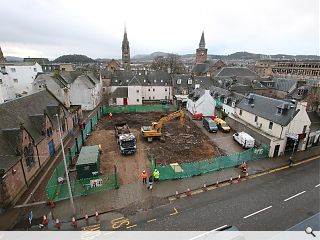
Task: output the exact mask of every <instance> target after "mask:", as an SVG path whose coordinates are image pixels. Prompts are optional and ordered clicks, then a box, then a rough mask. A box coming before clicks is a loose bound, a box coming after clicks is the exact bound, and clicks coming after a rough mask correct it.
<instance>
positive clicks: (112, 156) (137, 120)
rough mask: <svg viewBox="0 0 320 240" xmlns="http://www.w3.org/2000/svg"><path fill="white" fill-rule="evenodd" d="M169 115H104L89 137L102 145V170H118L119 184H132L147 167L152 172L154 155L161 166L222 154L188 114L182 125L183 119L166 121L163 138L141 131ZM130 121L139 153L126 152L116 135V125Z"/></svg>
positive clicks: (89, 143)
mask: <svg viewBox="0 0 320 240" xmlns="http://www.w3.org/2000/svg"><path fill="white" fill-rule="evenodd" d="M164 116H166V115H165V114H164V113H161V112H159V113H158V112H152V113H114V114H113V116H112V118H110V117H108V116H106V117H104V118H102V119H101V120H100V121H99V122H98V124H97V126H96V128H95V130H94V131H93V132H91V135H90V136H89V137H88V139H87V142H86V145H101V150H102V154H101V159H100V165H101V166H100V171H101V172H102V174H105V173H109V172H113V171H114V166H116V169H117V175H118V177H119V183H120V185H122V184H129V183H132V182H136V181H138V180H139V175H140V173H141V172H142V171H143V170H147V171H150V169H151V161H150V159H151V156H152V157H153V159H155V161H156V165H157V166H159V165H160V166H162V165H169V164H173V163H177V164H181V163H186V162H196V161H200V160H205V159H211V158H213V157H215V156H217V155H218V151H217V152H216V150H215V149H216V147H215V146H214V145H213V144H212V142H211V141H210V139H209V138H208V137H207V136H206V135H204V134H203V133H202V132H201V130H200V129H199V128H198V127H197V126H196V125H195V124H194V123H193V122H192V121H190V119H189V117H188V116H186V117H185V120H184V124H183V125H182V124H181V122H180V121H179V118H177V117H175V118H174V119H170V120H168V121H167V120H166V121H165V122H164V124H163V125H162V127H161V132H162V136H161V139H154V140H153V141H152V142H148V140H147V139H146V138H143V136H142V134H141V127H142V126H151V124H152V122H158V121H159V120H160V119H161V118H162V117H164ZM118 123H127V124H128V126H129V127H130V131H131V133H133V134H134V135H135V137H136V152H135V153H134V154H130V155H122V154H121V153H120V150H119V145H118V143H117V140H116V137H115V129H114V126H115V124H118Z"/></svg>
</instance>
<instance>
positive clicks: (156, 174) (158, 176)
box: [153, 169, 160, 182]
mask: <svg viewBox="0 0 320 240" xmlns="http://www.w3.org/2000/svg"><path fill="white" fill-rule="evenodd" d="M153 177H154V181H155V182H158V181H159V178H160V172H159V171H158V169H155V170H154V171H153Z"/></svg>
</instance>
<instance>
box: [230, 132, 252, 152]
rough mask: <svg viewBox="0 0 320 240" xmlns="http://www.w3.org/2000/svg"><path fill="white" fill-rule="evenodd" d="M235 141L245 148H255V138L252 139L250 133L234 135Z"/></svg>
mask: <svg viewBox="0 0 320 240" xmlns="http://www.w3.org/2000/svg"><path fill="white" fill-rule="evenodd" d="M233 139H234V140H235V141H237V142H238V143H239V144H240V145H241V146H242V147H243V148H253V147H254V138H253V137H251V136H250V135H249V134H248V133H245V132H239V133H235V134H233Z"/></svg>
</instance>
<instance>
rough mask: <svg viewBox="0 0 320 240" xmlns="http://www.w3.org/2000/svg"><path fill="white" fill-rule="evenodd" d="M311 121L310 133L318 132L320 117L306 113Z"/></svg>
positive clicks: (314, 113)
mask: <svg viewBox="0 0 320 240" xmlns="http://www.w3.org/2000/svg"><path fill="white" fill-rule="evenodd" d="M307 113H308V116H309V119H310V121H311V125H310V132H314V131H319V130H320V116H319V115H318V114H317V113H316V112H307Z"/></svg>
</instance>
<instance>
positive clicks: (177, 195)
mask: <svg viewBox="0 0 320 240" xmlns="http://www.w3.org/2000/svg"><path fill="white" fill-rule="evenodd" d="M175 197H176V199H179V198H180V194H179V192H178V191H176V194H175Z"/></svg>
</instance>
